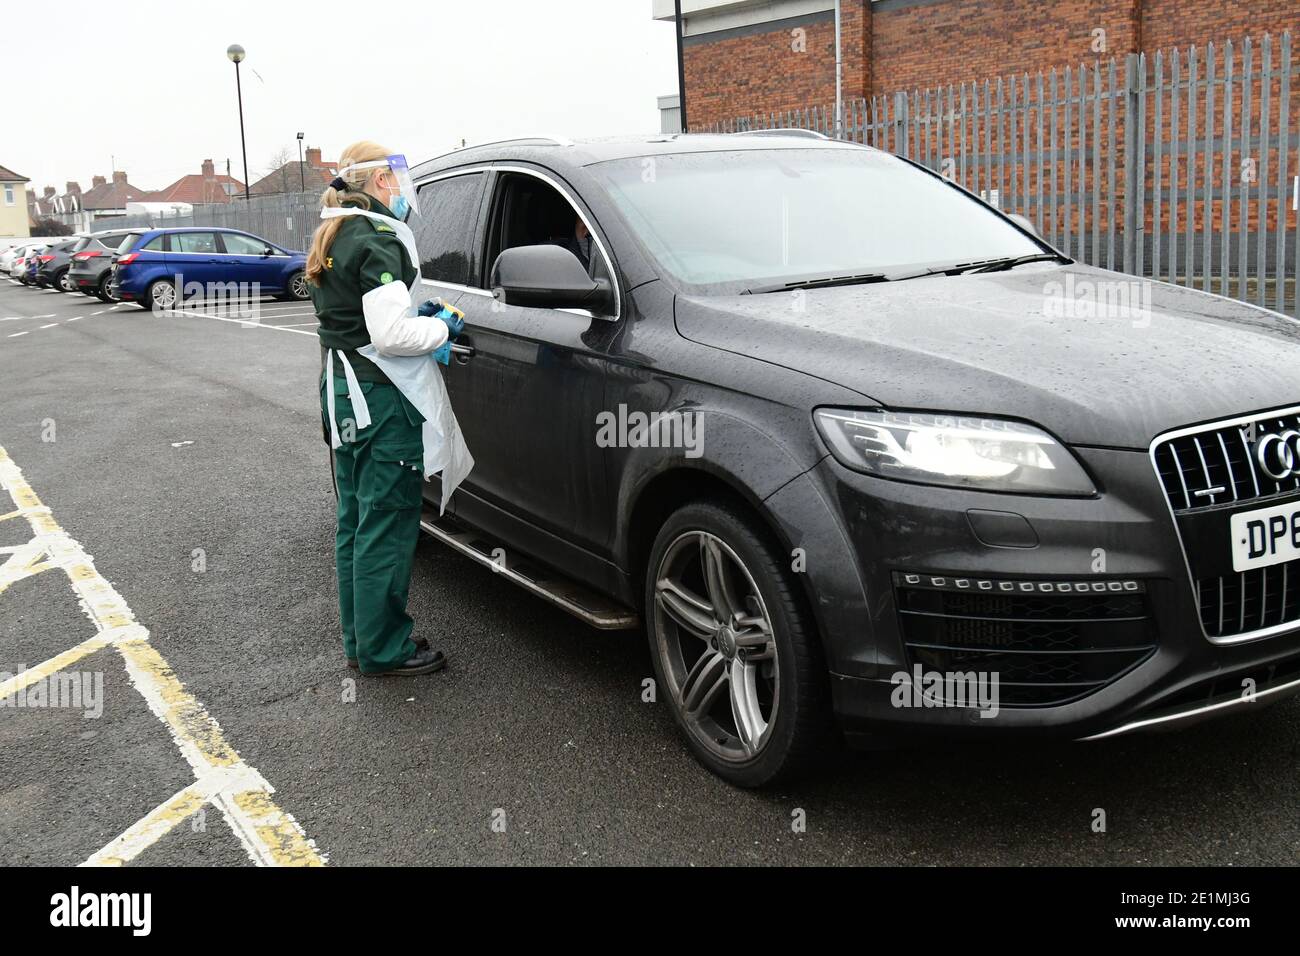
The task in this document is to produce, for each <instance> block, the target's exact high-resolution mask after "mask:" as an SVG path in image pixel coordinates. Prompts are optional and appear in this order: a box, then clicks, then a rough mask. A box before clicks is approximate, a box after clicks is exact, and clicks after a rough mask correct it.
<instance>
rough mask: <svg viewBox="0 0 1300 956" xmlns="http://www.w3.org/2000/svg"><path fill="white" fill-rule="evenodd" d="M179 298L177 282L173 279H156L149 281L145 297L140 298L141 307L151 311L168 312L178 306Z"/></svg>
mask: <svg viewBox="0 0 1300 956" xmlns="http://www.w3.org/2000/svg"><path fill="white" fill-rule="evenodd" d="M178 298H179V292H178V291H177V289H176V283H175V282H173V281H172V280H171V279H155V280H154V281H153V282H151V283H149V288H148V289H147V290H146V291H145V295H144V298H143V299H142V300H140V308H142V309H148V310H149V311H150V312H168V311H170V310H172V309H174V308H176V303H177V299H178Z"/></svg>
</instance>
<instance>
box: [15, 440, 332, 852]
mask: <svg viewBox="0 0 1300 956" xmlns="http://www.w3.org/2000/svg"><path fill="white" fill-rule="evenodd" d="M0 488H3V489H4V490H5V491H7V492H8V493H9V495H10V497H12V499H13V501H14V505H15V509H16V510H14V511H11V512H9V513H8V514H4V515H0V521H6V520H12V519H14V518H19V517H21V518H25V519H26V520H27V522H28V524H30V525H31V529H32V534H33V537H32V539H31V540H30V541H29V542H27V543H26V544H23V545H17V546H13V547H6V548H5V549H3V551H2V552H0V553H4V554H7V555H8V556H9V557H8V560H6V561H5V563H4V564H3V565H2V566H0V594H2V593H3V592H4V590H5V589H7V588H8V587H9V585H10V584H12V583H13V582H14V581H17V580H21V579H23V578H26V577H30V576H31V575H34V574H39V573H41V572H43V571H47V570H52V569H54V568H60V569H62V570H63V572H64V573H65V574H66V575H67V576H68V581H69V583H70V584H71V586H72V590H73V592H74V593H75V594H76V595H77V597H78V598H79V599H80V603H81V609H82V611H83V612H85V614H86V616H87V617H89V618H90V620H91V622H92V623H93V624H94V625H95V632H96V633H95V634H94V636H92V637H90V638H89V639H88V640H85V641H83V642H82V643H81V644H78V645H77V646H75V647H73V648H70V649H68V650H66V651H64V652H63V653H62V654H59V655H58V656H56V657H53V658H51V659H50V660H48V661H45V662H44V663H42V664H38V665H36V666H35V667H32V668H29V669H28V670H26V671H24V672H23V673H21V674H17V675H15V676H13V677H11V678H9V679H8V680H6V681H3V682H0V698H4V697H9V696H11V695H13V694H16V693H18V692H19V691H20V690H22V689H23V688H25V687H28V686H31V685H32V684H33V683H35V682H36V681H38V680H42V679H44V678H46V677H48V676H50V675H51V674H54V673H56V672H58V671H60V670H62V669H64V668H66V667H69V666H71V665H72V664H74V663H76V662H77V661H79V660H81V659H82V658H83V657H85V656H87V655H88V654H93V653H95V652H96V651H99V650H101V649H103V648H105V647H108V646H112V647H115V648H116V649H117V651H118V652H119V653H120V654H121V655H122V658H123V660H124V662H125V664H126V671H127V675H128V676H129V677H130V680H131V683H132V684H133V685H134V686H135V689H136V690H137V691H139V692H140V694H141V696H143V697H144V699H145V702H146V703H147V704H148V706H149V709H150V710H152V711H153V712H154V714H155V716H157V717H158V719H159V720H161V721H162V722H163V724H164V725H165V726H166V727H167V730H168V732H169V733H170V734H171V737H172V740H173V741H174V742H175V744H176V746H177V748H178V749H179V750H180V752H181V754H182V756H184V758H185V760H186V761H187V762H188V763H189V765H190V768H191V769H192V770H193V771H194V777H195V781H194V783H193V784H191V785H190V786H189V787H186V788H185V789H184V790H182V791H180V792H179V793H177V794H173V795H172V796H171V797H169V798H168V799H167V800H166V801H164V802H163V803H162V804H160V805H159V806H158V807H157V808H156V809H154V810H153V811H151V812H150V813H149V814H147V815H146V816H145V817H144V818H143V819H141V820H140V821H138V822H137V823H135V824H133V825H131V826H130V827H128V828H127V829H126V830H124V831H122V833H120V834H119V835H118V836H117V837H115V838H114V839H113V840H110V841H109V842H108V844H106V845H105V846H104V847H103V848H102V849H100V850H99V851H97V852H96V853H94V854H92V855H91V856H90V858H89V859H87V860H86V861H85V863H84V864H83V865H87V866H114V865H116V866H120V865H122V864H124V863H127V862H130V861H131V860H132V859H134V858H136V857H137V856H138V855H139V854H140V853H141V852H143V851H144V850H145V849H147V848H148V847H149V846H151V845H152V844H153V843H154V842H156V841H157V840H158V839H160V838H161V837H162V836H163V835H165V834H166V833H168V832H170V831H171V830H172V829H173V828H174V827H175V826H176V825H177V824H179V823H181V822H182V821H184V820H185V819H186V818H187V817H189V816H190V815H192V814H193V813H194V812H195V811H196V810H198V809H199V808H200V807H202V806H203V805H204V804H205V803H212V804H213V805H215V806H216V807H217V809H219V810H220V811H221V814H222V816H223V817H224V818H225V820H226V822H227V823H228V824H229V826H230V829H231V831H232V832H233V833H234V834H235V835H236V836H237V837H238V839H239V841H240V843H241V844H243V847H244V850H245V852H247V853H248V856H249V858H250V859H252V861H253V862H254V863H256V864H257V865H259V866H323V865H324V864H325V862H326V859H325V857H324V856H322V855H321V853H320V852H319V851H318V850H317V848H316V844H315V842H314V841H312V840H310V839H308V838H307V836H306V834H305V833H304V832H303V830H302V827H300V826H299V825H298V823H297V821H296V820H294V818H293V817H292V816H290V815H289V814H287V813H285V812H284V811H283V810H281V809H280V808H279V807H278V806H277V805H276V804H275V802H274V801H273V800H272V799H271V794H273V793H275V788H274V787H272V786H271V784H270V783H268V782H267V780H266V779H265V778H264V777H263V776H262V775H261V774H260V773H258V772H257V770H255V769H254V768H253V767H250V766H249V765H248V764H247V763H245V762H244V759H243V758H242V757H240V756H239V753H238V752H237V751H236V750H235V749H234V748H233V747H231V746H230V744H228V743H227V742H226V739H225V737H224V736H223V735H222V733H221V727H220V726H219V725H218V724H217V722H216V721H215V720H214V719H213V718H212V717H211V715H209V714H208V712H207V710H205V709H204V707H203V705H202V704H201V703H199V701H198V700H196V699H195V698H194V697H193V696H192V695H191V694H190V693H189V692H188V691H187V690H186V689H185V685H184V684H183V683H182V682H181V681H180V679H179V678H178V677H177V676H176V674H175V672H174V671H173V670H172V669H171V667H170V665H168V663H167V661H166V660H164V659H163V657H162V655H161V654H159V653H158V651H157V650H156V649H155V648H154V647H153V645H152V644H151V643H150V642H149V631H148V630H147V629H146V628H145V627H144V626H143V625H142V624H140V623H139V622H138V621H136V619H135V615H134V614H133V613H132V612H131V609H130V608H129V607H128V606H127V603H126V601H125V600H124V599H123V597H122V596H121V595H120V594H119V593H118V592H117V590H116V589H114V587H113V586H112V585H111V584H109V582H108V581H107V580H105V579H104V578H103V577H102V576H101V575H100V574H99V572H98V571H97V570H95V562H94V559H93V558H92V557H91V556H90V555H89V554H87V553H86V552H85V550H84V549H83V548H82V547H81V545H80V544H78V543H77V542H76V541H75V540H74V539H73V538H72V537H71V536H69V535H68V533H67V532H66V531H64V530H63V529H62V528H61V527H59V525H58V523H57V522H56V521H55V520H54V516H53V515H52V514H51V513H50V509H49V508H47V507H46V506H45V505H44V504H42V503H41V500H40V499H39V498H38V497H37V496H36V492H35V491H33V490H32V487H31V486H30V485H29V484H28V483H27V480H26V479H25V478H24V477H23V473H22V471H21V470H20V469H19V468H18V466H17V465H16V464H15V463H14V462H13V460H12V459H11V458H10V457H9V455H8V453H7V452H6V451H5V449H4V448H3V447H0Z"/></svg>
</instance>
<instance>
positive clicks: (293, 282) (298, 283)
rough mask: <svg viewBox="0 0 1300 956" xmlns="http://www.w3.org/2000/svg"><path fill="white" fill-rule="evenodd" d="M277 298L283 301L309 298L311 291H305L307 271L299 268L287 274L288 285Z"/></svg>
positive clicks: (297, 300)
mask: <svg viewBox="0 0 1300 956" xmlns="http://www.w3.org/2000/svg"><path fill="white" fill-rule="evenodd" d="M279 298H280V299H281V300H283V301H285V302H306V301H307V300H308V299H310V298H311V293H310V292H308V291H307V273H306V272H304V271H303V270H301V269H299V270H298V271H297V272H295V273H294V274H293V275H291V276H289V283H288V286H287V288H286V289H285V291H284V292H283V293H281V294H280V296H279Z"/></svg>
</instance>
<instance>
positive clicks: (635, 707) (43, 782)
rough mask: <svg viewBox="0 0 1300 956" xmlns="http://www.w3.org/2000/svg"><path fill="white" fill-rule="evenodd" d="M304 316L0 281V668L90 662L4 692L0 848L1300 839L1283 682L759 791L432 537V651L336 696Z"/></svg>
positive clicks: (1038, 857) (646, 853)
mask: <svg viewBox="0 0 1300 956" xmlns="http://www.w3.org/2000/svg"><path fill="white" fill-rule="evenodd" d="M470 321H471V322H472V316H471V317H470ZM314 325H315V323H314V321H313V318H312V316H311V314H310V307H309V306H303V305H296V304H286V303H274V304H272V303H268V304H267V305H266V306H265V308H264V310H263V315H262V321H261V324H259V325H247V324H245V323H241V322H240V321H238V320H235V319H229V318H223V317H221V316H216V315H213V314H203V315H199V314H184V315H171V316H153V315H151V314H149V313H147V312H144V311H143V310H141V309H138V308H137V307H135V306H129V305H123V306H120V307H116V308H109V307H108V306H106V305H104V304H103V303H101V302H100V301H99V300H97V299H90V298H87V297H84V296H69V295H64V294H62V293H58V292H49V291H35V290H29V289H26V288H22V287H20V286H17V285H14V284H11V283H9V282H8V281H3V280H0V409H2V410H3V415H0V449H3V454H0V483H3V484H4V485H5V489H4V490H3V491H0V672H5V673H4V674H0V682H3V681H5V680H6V679H7V678H6V676H5V675H13V674H20V673H23V672H27V671H30V669H32V668H36V667H39V666H40V665H41V664H42V663H43V662H47V661H50V660H51V659H53V658H56V657H57V656H58V655H61V654H68V653H70V652H72V651H73V650H74V649H80V650H79V651H76V653H77V656H76V657H75V658H73V659H72V660H71V661H70V663H68V665H67V667H65V668H64V669H63V672H64V673H70V674H78V675H83V676H84V677H85V678H86V679H88V680H90V682H91V683H90V684H88V685H87V686H94V682H95V681H96V680H98V681H99V682H101V685H102V694H100V695H99V696H98V705H99V708H98V709H100V710H102V713H100V714H99V715H98V716H92V717H89V718H87V717H85V716H83V713H84V712H86V711H87V709H88V708H86V707H84V706H83V707H82V708H80V709H76V708H71V707H49V706H40V705H38V704H31V705H30V706H9V707H4V708H0V863H3V864H6V865H12V864H77V863H81V862H83V861H88V860H92V861H95V862H113V861H115V860H125V861H126V862H128V863H134V864H144V865H157V864H234V865H241V864H242V865H249V864H252V863H254V862H258V863H313V862H328V863H329V864H331V865H349V864H384V863H395V864H471V865H472V864H571V863H578V864H584V863H585V864H641V863H671V864H696V865H707V864H729V863H781V864H797V865H798V864H900V863H901V864H936V865H951V864H1011V865H1017V864H1048V863H1055V864H1213V865H1233V864H1236V865H1241V864H1261V863H1294V862H1296V860H1297V859H1298V858H1300V701H1297V700H1292V701H1287V702H1283V703H1281V704H1278V705H1276V706H1273V707H1268V708H1264V707H1261V708H1260V710H1259V711H1257V712H1254V713H1248V714H1244V715H1241V716H1233V717H1229V718H1225V719H1223V720H1220V721H1218V722H1216V723H1211V724H1206V725H1202V726H1199V727H1193V728H1190V729H1187V730H1183V731H1178V732H1174V733H1167V734H1160V735H1148V736H1134V737H1128V738H1121V739H1115V740H1110V741H1103V742H1098V743H1092V744H1062V745H1035V746H1023V745H1017V746H1003V747H991V746H989V747H969V746H966V747H948V748H943V747H938V748H931V749H926V750H914V751H897V752H888V753H877V754H865V755H862V754H846V755H844V756H843V757H842V758H840V759H838V760H837V761H836V762H835V764H834V765H833V766H832V767H831V768H829V769H828V770H827V771H826V772H824V773H823V774H821V775H819V776H818V777H816V778H814V779H812V780H808V781H806V782H804V783H802V784H800V785H798V786H795V787H789V788H786V789H784V790H779V791H774V792H767V793H749V792H744V791H739V790H735V789H732V788H730V787H728V786H726V785H725V784H723V783H721V782H719V781H718V780H716V779H714V778H713V777H712V776H710V775H709V774H708V773H707V772H706V771H704V770H703V769H702V768H700V767H699V766H698V765H697V764H696V763H695V762H694V760H693V759H692V758H691V757H690V755H689V754H688V752H687V751H686V749H685V747H684V746H683V745H682V744H681V742H680V741H679V740H678V738H677V736H676V732H675V729H674V727H673V725H672V720H671V717H670V715H669V714H668V712H667V710H666V709H664V708H663V707H662V706H660V705H656V704H652V703H643V702H642V700H641V688H642V681H643V680H644V679H645V678H646V677H648V676H650V675H651V674H652V670H651V664H650V659H649V655H648V652H647V649H646V647H645V643H644V639H643V638H642V637H641V636H640V635H637V634H619V633H613V634H610V633H601V632H598V631H594V630H591V629H588V628H586V627H584V626H583V625H581V624H579V623H577V622H576V621H575V620H573V619H571V618H569V617H568V616H566V615H565V614H563V613H562V612H560V611H558V610H555V609H553V608H551V607H549V606H548V605H546V604H543V603H541V602H540V601H538V600H537V599H535V598H532V597H530V596H528V595H526V594H524V593H523V592H521V591H519V590H517V589H515V588H514V587H513V586H511V585H510V584H509V583H507V582H505V581H503V580H501V579H500V578H498V577H496V576H494V575H493V574H492V572H491V571H490V570H487V569H484V568H482V567H480V566H478V565H476V564H473V563H471V562H470V561H469V560H467V559H465V558H462V557H460V556H458V555H456V554H454V553H452V552H451V551H450V550H448V549H447V548H446V547H444V546H442V545H439V544H437V543H435V542H433V541H431V540H428V539H426V540H424V541H423V542H422V543H421V545H420V552H419V560H418V562H417V567H416V572H415V578H414V581H413V584H412V595H411V612H412V614H413V615H414V617H415V618H416V621H417V628H418V629H419V633H420V634H422V635H423V636H427V637H428V638H429V639H430V640H431V641H432V642H433V643H434V644H435V646H441V647H443V648H444V649H445V650H446V651H447V653H448V655H449V657H450V660H451V663H450V666H449V668H448V670H447V671H446V672H444V673H441V674H436V675H432V676H428V677H420V678H411V679H403V680H375V679H371V680H366V679H364V678H361V679H356V681H355V684H353V683H351V682H352V680H353V678H354V677H355V675H354V673H353V672H351V671H349V670H348V669H347V668H346V667H345V666H344V661H343V654H342V648H341V643H340V638H339V632H338V623H337V618H336V613H335V599H334V583H333V578H332V573H333V568H332V552H331V547H332V536H333V499H332V494H331V488H330V478H329V473H328V465H327V452H326V448H325V446H324V444H323V443H322V441H321V434H320V424H319V421H320V419H319V411H318V408H317V388H316V384H315V382H316V375H317V369H318V361H319V353H318V349H317V345H316V338H315V335H314V333H313V329H314ZM11 499H12V500H11ZM33 541H35V542H39V546H34V545H32V544H31V542H33ZM43 548H49V549H52V550H53V551H56V552H57V553H54V554H52V553H47V552H46V551H43V550H42V549H43ZM92 562H93V565H92ZM97 640H98V642H96V641H97ZM88 642H89V643H88ZM51 666H52V667H54V666H57V665H51ZM47 670H49V668H47ZM41 673H45V672H44V671H42V672H41ZM8 679H9V681H10V684H9V686H10V687H11V688H12V687H13V686H15V685H14V684H13V680H14V678H8ZM352 687H355V694H352V693H350V689H351V688H352ZM3 689H4V687H3V686H0V690H3ZM15 699H16V698H15ZM84 703H85V701H83V704H84ZM1098 809H1100V810H1104V811H1105V830H1104V832H1098V831H1097V829H1096V828H1095V826H1094V824H1095V821H1096V820H1097V819H1098V817H1097V814H1096V813H1095V811H1096V810H1098ZM800 811H802V813H800ZM800 821H806V825H805V826H804V827H799V826H798V825H797V824H798V823H799V822H800Z"/></svg>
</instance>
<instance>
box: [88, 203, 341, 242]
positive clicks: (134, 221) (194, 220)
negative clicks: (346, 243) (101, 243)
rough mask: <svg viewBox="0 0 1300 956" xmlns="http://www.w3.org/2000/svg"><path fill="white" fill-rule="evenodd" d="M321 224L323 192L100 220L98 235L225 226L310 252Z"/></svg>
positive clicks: (96, 223) (96, 226) (97, 221)
mask: <svg viewBox="0 0 1300 956" xmlns="http://www.w3.org/2000/svg"><path fill="white" fill-rule="evenodd" d="M319 223H320V193H319V192H315V193H278V194H276V195H272V196H253V197H252V198H251V199H250V200H248V201H245V200H244V199H243V198H242V197H240V198H232V199H231V200H230V202H229V203H219V204H213V205H202V206H195V207H194V209H193V211H192V212H190V213H186V214H183V215H179V216H175V215H161V214H160V215H149V216H114V217H111V218H105V219H96V220H95V222H94V231H95V232H105V231H107V230H110V229H135V228H157V229H162V228H173V227H177V226H224V227H226V228H229V229H242V230H244V231H245V232H251V233H253V234H254V235H256V236H261V237H262V238H263V239H269V240H270V241H271V242H274V243H275V244H276V245H280V246H284V247H285V248H288V249H295V250H300V251H301V250H306V248H307V246H308V244H309V243H310V242H311V235H312V233H313V232H314V231H315V230H316V226H317V225H319Z"/></svg>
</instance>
